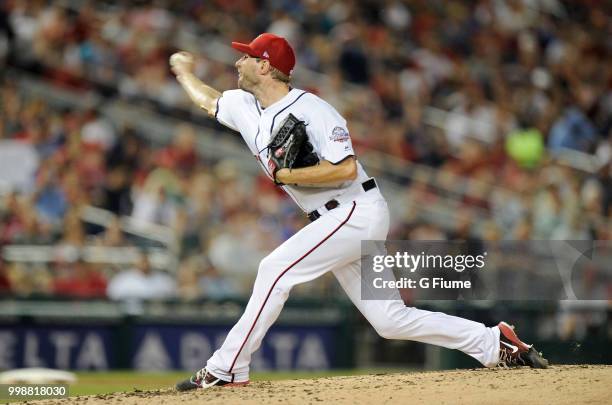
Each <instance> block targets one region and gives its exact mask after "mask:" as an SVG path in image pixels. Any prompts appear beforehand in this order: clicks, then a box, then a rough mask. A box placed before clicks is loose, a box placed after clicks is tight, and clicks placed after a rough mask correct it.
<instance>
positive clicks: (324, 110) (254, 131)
mask: <svg viewBox="0 0 612 405" xmlns="http://www.w3.org/2000/svg"><path fill="white" fill-rule="evenodd" d="M289 113H292V114H293V115H294V116H295V117H297V118H298V119H300V120H302V121H304V122H305V123H306V132H307V133H308V139H309V140H310V142H311V143H312V146H313V148H314V151H315V152H316V153H317V155H318V157H319V159H323V160H327V161H329V162H331V163H334V164H335V163H339V162H341V161H342V160H344V159H345V158H347V157H348V156H352V155H355V152H354V151H353V146H352V144H351V138H350V136H349V131H348V129H347V126H346V120H345V119H344V118H342V116H341V115H340V114H339V113H338V112H337V111H336V110H335V109H334V107H332V106H331V105H329V104H328V103H327V102H325V101H324V100H322V99H321V98H319V97H317V96H315V95H314V94H312V93H308V92H306V91H304V90H299V89H292V90H291V91H289V93H288V94H287V95H286V96H285V97H283V98H282V99H280V100H278V101H277V102H275V103H274V104H272V105H270V106H268V107H267V108H265V109H264V108H262V107H261V105H260V104H259V102H258V101H257V99H256V98H255V96H254V95H253V94H251V93H248V92H246V91H244V90H239V89H236V90H228V91H225V92H223V95H222V96H221V97H219V99H218V101H217V112H216V115H215V117H216V118H217V120H218V121H219V122H220V123H222V124H223V125H225V126H227V127H229V128H231V129H233V130H235V131H238V132H240V134H241V135H242V137H243V138H244V140H245V142H246V144H247V145H248V147H249V149H250V150H251V153H253V155H255V158H256V159H257V160H258V161H259V163H260V165H261V168H262V169H263V170H264V172H265V173H266V175H267V176H268V177H269V178H270V179H272V173H271V171H270V170H269V169H268V161H269V158H268V144H269V143H270V139H271V137H272V134H274V133H275V132H276V131H277V129H278V128H279V127H280V125H281V123H282V122H283V121H284V120H285V118H286V117H287V116H288V115H289ZM366 180H368V176H367V174H366V173H365V171H364V170H363V167H362V166H361V164H360V163H359V162H357V178H356V179H355V180H354V181H348V182H345V183H343V184H341V185H339V186H335V187H327V188H324V187H316V188H315V187H300V186H295V185H284V186H282V187H283V189H284V190H285V191H286V192H287V194H289V195H290V196H291V198H293V200H294V201H295V202H296V203H297V204H298V206H299V207H300V208H301V209H302V210H304V211H305V212H311V211H313V210H315V209H317V208H319V207H321V206H322V205H324V204H325V203H326V202H328V201H329V200H331V199H334V198H337V197H339V196H340V195H343V194H345V193H346V194H347V195H348V194H357V193H358V192H360V188H361V183H363V182H364V181H366Z"/></svg>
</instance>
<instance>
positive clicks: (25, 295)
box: [0, 0, 612, 372]
mask: <svg viewBox="0 0 612 405" xmlns="http://www.w3.org/2000/svg"><path fill="white" fill-rule="evenodd" d="M611 7H612V6H611V4H610V3H609V2H600V1H595V0H590V1H562V0H507V1H502V0H472V1H464V2H446V1H437V0H427V1H426V0H414V1H400V0H387V1H347V2H334V1H327V0H321V1H314V0H310V1H308V0H305V1H283V0H275V1H272V0H270V1H256V0H231V1H228V0H223V1H196V0H192V1H182V2H174V1H164V0H158V1H151V2H148V1H147V2H145V1H132V2H119V1H78V0H74V1H69V0H66V1H45V0H23V1H21V0H20V1H16V0H5V1H3V2H1V3H0V71H1V73H0V248H1V255H0V369H14V368H19V367H51V368H60V369H69V370H99V371H100V370H113V369H134V370H138V371H142V372H147V371H160V370H194V369H199V368H200V367H202V366H203V364H204V362H205V361H206V359H207V358H208V356H209V355H210V354H211V351H212V350H214V348H215V347H216V346H217V345H218V344H219V342H220V341H221V340H222V339H223V336H224V333H225V332H226V331H227V330H228V328H229V327H230V326H231V325H232V324H233V322H234V321H235V320H236V319H237V317H238V316H239V315H240V313H241V310H242V307H243V305H244V303H245V301H246V299H247V298H248V295H249V292H250V288H251V282H252V280H253V279H254V277H255V272H256V269H257V263H258V261H259V260H260V259H261V258H262V257H263V256H265V254H266V253H267V252H269V251H271V250H272V249H273V248H274V247H275V246H277V245H278V244H280V243H281V242H282V241H283V240H285V239H286V238H288V237H289V236H290V235H292V234H293V233H294V232H295V231H296V230H297V229H299V228H300V227H301V226H303V225H304V224H305V223H306V222H305V221H306V220H305V218H304V215H303V214H301V213H299V212H298V211H297V208H296V207H294V205H293V203H292V202H291V201H290V200H289V199H288V198H286V197H285V196H284V195H283V194H282V193H280V192H279V191H278V190H276V189H275V187H274V185H273V184H271V183H270V182H269V181H268V180H266V179H265V178H264V177H263V176H262V175H261V174H260V173H259V172H258V167H257V165H255V164H254V162H253V161H252V157H251V156H249V153H248V151H247V148H246V147H245V146H243V145H242V142H241V140H240V138H239V136H237V135H235V134H232V133H230V132H229V131H227V130H226V129H224V128H223V127H221V126H220V125H218V124H216V123H215V122H214V121H213V120H211V119H209V118H208V117H207V116H206V115H205V114H204V113H203V112H201V111H198V110H196V109H195V108H194V107H193V106H192V105H191V104H190V102H189V100H188V99H187V97H186V96H185V95H184V94H183V91H182V90H181V88H180V87H179V86H178V84H177V82H176V81H175V80H174V77H173V76H172V74H171V72H170V71H169V69H168V63H167V61H168V57H169V55H170V54H171V53H173V52H174V51H176V50H178V49H184V50H189V51H191V52H194V53H195V54H197V55H198V56H199V60H198V63H197V72H198V75H199V76H200V77H201V78H203V80H204V81H206V82H207V83H210V84H211V85H213V86H214V87H216V88H218V89H221V90H223V89H229V88H233V87H235V82H236V74H235V71H234V67H233V63H234V61H235V60H236V58H237V57H238V55H236V54H235V53H234V51H232V50H231V48H229V46H228V44H229V42H230V41H231V40H242V41H249V40H250V39H252V38H253V37H254V36H256V35H257V34H258V33H260V32H263V31H270V32H274V33H277V34H280V35H283V36H285V37H287V38H288V39H289V41H290V42H291V43H292V44H294V47H295V49H296V52H297V59H298V68H297V69H296V73H295V78H294V81H295V85H296V86H297V87H301V88H305V89H308V90H309V91H312V92H315V93H317V94H319V95H321V96H322V97H323V98H324V99H326V100H328V101H329V102H331V103H332V104H333V105H334V106H335V107H336V108H337V109H338V110H339V111H340V112H341V113H342V114H343V115H344V116H345V117H346V118H347V120H348V121H349V127H350V129H351V134H352V138H353V143H354V146H355V148H356V150H357V153H358V154H359V158H360V160H361V161H362V162H363V163H364V165H365V166H366V168H367V170H368V171H369V173H370V174H371V175H375V176H376V177H377V178H378V179H379V181H380V183H381V187H382V190H383V193H384V194H385V195H386V196H387V198H388V200H389V201H390V205H391V207H392V215H393V222H392V229H391V234H390V239H414V240H419V239H423V240H471V241H496V240H553V239H559V240H568V239H577V240H607V241H609V240H610V238H611V236H612V218H611V216H612V209H611V204H610V202H611V199H612V182H611V173H612V166H611V163H610V161H611V155H612V146H611V142H612V140H611V138H610V133H611V123H612V92H611V91H610V90H611V84H612V76H611V71H612V69H610V66H612V63H611V62H612V61H611V52H610V51H611V47H612V42H611V41H610V38H611V37H612V19H611V17H610V16H611V11H612V10H611ZM607 265H608V266H609V267H608V268H607V269H604V270H610V267H612V265H611V264H610V262H608V263H607ZM589 281H590V283H591V284H590V287H589V288H590V289H587V290H586V294H587V298H588V294H589V291H597V293H598V294H601V292H602V291H603V292H604V294H605V296H606V299H605V300H597V301H581V302H574V303H573V304H571V305H568V304H567V303H560V302H551V301H546V302H538V301H524V302H516V301H515V302H489V301H481V302H456V301H440V302H435V301H429V302H422V303H421V302H416V303H410V304H411V305H418V306H420V307H423V308H427V309H433V310H438V309H439V310H443V311H446V312H449V313H453V314H458V315H462V316H466V317H470V318H473V319H475V320H480V321H483V322H487V323H489V324H491V323H494V322H497V321H498V320H499V319H500V318H504V319H508V320H513V321H515V322H517V324H519V325H520V326H521V332H522V333H523V334H525V335H526V337H527V338H528V339H529V340H532V341H534V342H535V343H537V347H538V348H540V349H541V350H543V351H545V352H546V354H547V355H548V357H549V358H550V359H551V360H552V361H553V362H557V363H607V364H610V363H612V357H611V356H612V352H611V351H610V350H609V345H610V342H611V340H612V328H611V325H612V324H611V323H610V314H611V306H610V304H609V299H610V297H611V295H612V288H611V285H612V284H611V283H612V280H610V279H609V278H606V277H605V272H604V273H603V275H602V274H599V275H598V274H596V272H595V274H594V275H592V278H591V279H590V280H589ZM598 297H601V295H599V296H598ZM473 365H474V363H473V362H471V361H470V360H469V359H468V358H466V356H464V355H462V354H460V353H453V352H450V351H447V350H443V349H439V348H435V347H430V346H424V345H421V344H418V343H413V342H398V341H385V340H384V339H381V338H379V337H378V336H377V335H376V334H375V332H374V330H373V329H372V328H371V327H370V326H369V325H367V323H366V322H365V321H364V320H363V319H362V318H361V316H360V315H359V313H358V312H357V311H356V310H355V309H354V308H353V307H352V305H351V304H350V302H348V299H347V298H346V297H345V296H344V294H343V293H342V291H341V289H340V288H339V286H338V285H337V284H336V282H335V280H334V279H333V277H324V278H322V279H320V280H317V281H315V282H312V283H309V284H307V285H303V286H299V287H298V288H296V289H295V290H294V291H293V292H292V296H291V298H290V300H289V302H288V304H287V306H286V308H285V310H284V312H283V314H282V315H281V319H280V320H279V322H278V324H277V325H276V326H275V327H274V328H273V329H272V330H271V332H270V334H269V335H268V336H267V338H266V340H265V342H264V345H263V348H262V350H260V352H259V355H258V356H257V358H256V359H254V369H255V370H259V371H275V370H283V371H287V370H328V369H334V368H340V369H353V368H373V367H385V368H392V367H403V368H408V367H410V368H415V369H420V368H426V369H436V368H451V367H467V366H473Z"/></svg>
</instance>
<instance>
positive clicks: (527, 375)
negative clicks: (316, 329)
mask: <svg viewBox="0 0 612 405" xmlns="http://www.w3.org/2000/svg"><path fill="white" fill-rule="evenodd" d="M611 395H612V366H600V365H597V366H595V365H577V366H553V367H551V368H549V369H547V370H534V369H529V368H521V369H510V370H504V369H474V370H453V371H435V372H421V373H397V374H396V373H393V374H374V375H362V376H351V377H330V378H316V379H302V380H281V381H257V382H253V383H251V384H249V385H247V386H246V387H236V388H225V387H219V388H213V389H209V390H198V391H193V392H187V393H178V392H176V391H174V390H173V389H172V388H160V390H158V391H135V392H127V393H126V392H123V393H114V394H106V395H93V396H83V397H72V398H70V399H67V400H61V401H58V400H54V401H46V402H44V403H48V404H60V403H61V404H67V403H68V404H82V405H85V404H92V405H93V404H96V405H97V404H116V403H121V404H147V405H158V404H164V405H171V404H181V405H188V404H206V405H213V404H224V405H225V404H275V403H278V404H319V403H333V404H334V405H339V404H408V403H409V404H516V403H520V404H555V405H559V404H609V403H611ZM36 403H43V402H36Z"/></svg>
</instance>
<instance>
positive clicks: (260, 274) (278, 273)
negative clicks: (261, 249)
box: [255, 255, 293, 300]
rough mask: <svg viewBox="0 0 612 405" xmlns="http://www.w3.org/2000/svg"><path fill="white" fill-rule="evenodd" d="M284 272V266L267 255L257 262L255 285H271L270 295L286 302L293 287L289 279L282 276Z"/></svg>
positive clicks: (284, 275)
mask: <svg viewBox="0 0 612 405" xmlns="http://www.w3.org/2000/svg"><path fill="white" fill-rule="evenodd" d="M285 270H286V266H283V263H282V262H281V261H279V260H277V259H275V258H274V256H273V255H268V256H266V257H264V258H263V259H262V260H261V262H259V269H258V271H257V280H255V283H256V284H258V283H262V284H268V285H269V283H272V291H271V294H274V295H277V296H280V297H282V298H284V299H285V300H286V299H287V297H288V296H289V292H290V291H291V288H292V287H293V285H292V284H291V281H290V280H289V277H287V275H286V274H284V272H285Z"/></svg>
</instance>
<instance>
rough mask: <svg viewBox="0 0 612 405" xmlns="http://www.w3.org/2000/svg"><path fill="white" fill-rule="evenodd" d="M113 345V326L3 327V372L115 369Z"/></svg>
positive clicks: (0, 358) (0, 332)
mask: <svg viewBox="0 0 612 405" xmlns="http://www.w3.org/2000/svg"><path fill="white" fill-rule="evenodd" d="M112 343H113V342H112V333H111V328H110V327H109V326H98V325H96V326H80V325H66V326H65V325H61V326H58V325H39V324H37V325H32V326H27V325H23V324H19V325H16V326H8V327H7V326H0V369H13V368H22V367H49V368H58V369H64V370H107V369H109V368H113V367H114V366H115V358H114V351H113V344H112Z"/></svg>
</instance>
